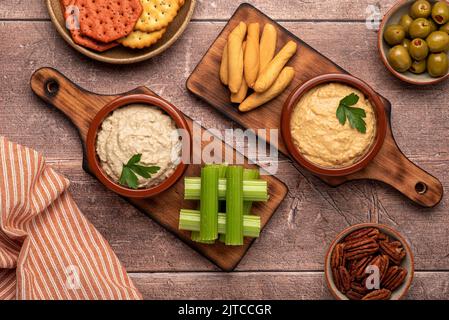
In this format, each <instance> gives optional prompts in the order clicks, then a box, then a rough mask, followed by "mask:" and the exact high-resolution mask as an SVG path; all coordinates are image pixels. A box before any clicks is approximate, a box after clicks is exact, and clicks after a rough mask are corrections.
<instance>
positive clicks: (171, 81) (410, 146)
mask: <svg viewBox="0 0 449 320" xmlns="http://www.w3.org/2000/svg"><path fill="white" fill-rule="evenodd" d="M0 25H1V26H2V27H1V28H0V32H1V37H3V38H5V37H7V36H9V35H10V34H16V35H17V37H16V44H15V47H14V50H11V49H10V46H9V45H7V44H0V46H2V52H4V56H3V58H4V59H3V60H2V62H3V61H4V62H8V63H3V64H2V72H3V74H2V77H1V78H0V79H1V80H0V81H1V82H2V86H0V93H1V94H0V99H1V108H0V134H2V135H6V136H8V137H9V138H10V139H12V140H13V141H16V142H19V143H22V144H24V145H27V146H30V147H33V148H35V149H37V150H38V151H40V152H42V153H44V154H45V155H46V156H47V157H48V158H49V159H50V160H51V161H54V162H55V164H56V165H57V168H58V169H59V170H60V171H61V172H62V173H64V174H65V175H66V176H67V177H68V178H70V179H71V180H72V187H71V190H72V192H73V194H74V197H75V199H76V201H77V203H78V204H79V206H80V207H81V209H82V210H83V212H84V213H85V214H86V215H87V216H88V217H89V219H90V220H91V221H92V222H93V223H94V225H95V226H96V227H97V228H99V229H100V231H101V232H102V234H103V235H104V236H105V237H106V238H107V240H108V241H110V243H111V244H112V246H113V248H114V250H115V251H116V252H117V254H118V255H119V258H120V259H121V260H122V261H123V262H124V263H125V266H126V267H127V268H128V270H130V271H142V270H148V271H154V272H156V271H176V270H178V271H182V270H211V269H214V266H213V265H212V264H211V263H209V262H208V261H207V260H206V259H203V258H201V257H200V255H198V254H197V253H195V252H194V251H193V250H189V249H188V247H187V246H186V245H184V244H183V243H181V242H179V241H174V240H175V238H174V237H173V236H171V234H169V233H167V232H165V231H164V229H163V228H161V227H159V226H158V225H157V224H156V223H154V222H153V221H152V220H151V219H148V218H147V217H145V216H144V215H143V214H141V213H139V212H138V211H137V210H135V209H134V208H132V207H131V206H129V205H127V203H126V202H125V201H123V200H121V199H120V198H116V197H115V195H114V194H113V193H111V192H109V191H107V190H105V189H104V187H103V186H102V185H100V184H98V183H97V182H96V181H95V180H94V179H93V178H91V177H90V176H88V175H87V174H85V173H84V172H83V171H82V170H81V154H82V150H81V144H80V142H79V138H78V134H77V132H76V129H75V128H74V127H73V126H72V125H71V124H70V122H69V121H68V120H67V119H66V118H65V117H64V115H62V114H61V113H60V112H59V111H57V110H55V109H52V108H48V107H47V106H46V105H45V103H43V102H42V101H41V100H40V99H38V98H37V97H35V96H34V94H33V93H32V92H31V90H30V88H29V77H30V75H31V74H32V72H34V71H35V70H36V69H37V68H38V67H40V66H43V65H52V66H54V67H57V68H58V69H61V70H63V72H64V73H66V74H69V75H70V76H71V78H72V79H73V80H74V81H75V82H77V83H78V84H80V85H81V86H82V87H85V88H88V89H89V90H91V91H95V92H100V93H105V94H106V93H110V92H112V93H119V92H123V91H127V90H131V89H133V88H134V87H137V86H139V85H146V86H148V87H150V88H151V89H153V90H154V91H155V92H156V93H158V94H160V95H163V96H164V97H167V99H168V100H170V101H171V102H172V103H174V104H175V105H177V106H178V107H179V108H180V109H181V110H182V111H183V112H184V113H186V114H188V115H189V116H191V117H192V118H194V119H195V120H197V121H201V122H202V124H203V125H204V126H206V127H215V128H218V129H224V128H229V127H233V126H234V124H233V123H232V122H231V121H229V120H228V119H226V118H224V117H222V116H221V115H219V114H218V113H216V112H213V111H212V110H211V108H210V107H209V106H208V105H207V104H205V103H202V102H201V101H199V100H197V99H195V98H194V97H192V96H191V95H188V94H186V91H185V88H184V83H185V80H186V79H187V77H188V75H189V74H190V72H191V71H192V70H193V68H194V67H195V65H196V64H197V63H198V62H199V60H200V59H201V57H202V55H203V54H204V53H205V51H206V50H207V48H208V47H209V45H210V44H211V43H212V41H213V40H214V39H215V38H216V36H217V34H218V33H219V31H220V30H221V29H222V28H223V26H224V23H221V22H220V23H218V22H217V23H211V22H200V23H198V22H194V23H192V24H191V26H190V27H189V29H188V30H187V32H186V34H185V35H184V36H183V37H182V39H180V41H179V42H178V43H177V44H175V45H174V47H172V48H171V50H170V51H169V52H166V53H164V54H163V55H162V56H160V57H158V58H156V59H154V60H150V61H148V62H146V63H144V64H139V65H136V66H129V67H126V68H120V67H119V68H114V67H111V66H108V65H104V64H99V63H96V62H94V61H91V60H88V59H86V58H84V57H82V56H81V55H78V54H77V53H76V52H74V51H73V50H72V49H71V48H69V47H68V46H67V45H65V43H64V41H63V40H62V39H61V38H60V37H59V35H57V33H56V31H55V30H54V29H53V27H52V25H51V24H50V23H49V22H32V23H31V22H30V23H22V22H7V23H2V24H0ZM283 25H284V26H285V27H286V28H287V29H289V30H290V31H292V32H293V33H294V34H296V35H298V36H300V37H301V38H302V39H304V40H305V41H306V42H307V43H309V44H310V45H312V46H313V47H315V48H317V49H319V50H320V51H321V52H322V53H323V54H325V55H326V56H328V57H329V58H331V59H332V60H334V61H336V62H337V63H338V64H340V65H341V66H342V67H343V68H345V69H346V70H348V71H349V72H351V73H352V74H354V75H356V76H359V77H361V78H363V79H364V80H366V81H367V82H368V83H369V84H371V85H372V86H373V87H374V88H375V89H376V90H378V91H379V92H381V93H382V94H383V95H384V96H386V97H387V98H388V99H389V100H390V101H391V102H392V104H393V112H392V123H393V127H394V131H395V132H394V134H395V137H396V140H397V142H398V144H399V145H400V147H401V149H402V150H403V151H404V153H405V154H406V155H407V156H408V157H410V158H411V159H412V160H413V161H416V162H417V163H418V164H419V165H420V166H422V167H424V168H425V169H426V170H427V171H429V172H431V173H432V174H434V175H435V176H437V177H439V178H440V179H441V180H442V181H443V186H444V187H445V188H446V189H447V188H449V173H448V172H447V169H446V168H447V165H448V160H449V159H448V155H449V150H448V144H447V142H448V141H449V132H448V130H447V128H446V127H447V126H446V125H445V123H447V121H448V120H449V118H448V114H447V104H448V102H449V92H448V91H447V90H444V89H445V88H446V87H445V86H443V85H439V86H435V87H432V88H420V89H419V90H417V89H416V88H415V87H413V86H409V85H406V84H403V83H402V82H400V81H399V80H397V79H395V78H393V77H392V76H390V74H389V73H388V71H386V70H385V69H384V67H383V65H382V63H381V62H380V61H379V60H378V57H377V53H376V51H375V50H376V46H375V37H376V34H375V33H374V32H372V31H370V30H367V29H366V28H365V26H364V25H363V24H346V23H341V24H338V23H322V24H318V25H317V24H313V23H293V22H291V23H290V22H289V23H284V24H283ZM200 32H201V34H202V36H201V37H197V35H198V34H199V33H200ZM342 34H344V35H345V37H347V38H351V39H353V40H354V43H356V44H357V45H355V47H348V46H347V45H346V44H345V42H344V41H336V40H335V39H337V40H338V39H341V37H342V36H341V35H342ZM193 43H195V45H193ZM47 48H48V49H47ZM365 61H370V63H366V62H365ZM167 70H168V72H167ZM430 96H432V97H434V98H435V99H432V103H429V97H430ZM428 123H431V124H433V126H432V127H431V128H430V127H428V126H427V125H426V124H428ZM429 141H432V143H429ZM298 169H299V171H298V170H297V168H295V166H294V165H292V164H291V163H290V162H289V161H288V160H286V159H285V158H283V157H281V159H280V164H279V171H278V174H277V177H278V178H280V179H281V180H282V181H284V182H285V183H286V184H287V186H288V187H289V189H290V191H289V195H288V197H287V199H286V201H284V203H283V204H282V205H281V208H280V209H279V211H278V213H277V214H276V215H275V216H274V217H273V219H272V220H271V221H270V223H269V224H268V225H267V228H266V229H265V231H264V233H263V235H262V237H261V238H260V239H258V240H257V241H256V242H255V243H254V245H253V246H252V249H251V250H249V252H248V254H247V255H246V257H245V258H244V259H243V260H242V262H241V263H240V265H239V267H238V268H237V269H238V270H252V271H256V270H284V271H286V270H293V271H294V270H319V269H321V268H322V264H323V259H324V258H323V256H324V253H325V249H326V245H327V244H329V243H330V242H331V241H332V238H333V237H334V236H335V235H336V234H337V233H338V232H339V231H340V230H341V229H343V228H344V227H346V226H348V225H350V224H354V223H358V222H364V221H369V220H371V221H377V219H378V218H379V217H380V219H381V220H382V221H383V222H385V223H387V224H389V225H392V226H393V227H396V228H398V229H399V230H400V231H401V232H402V233H403V234H404V236H406V237H407V238H408V239H409V241H410V243H411V244H412V247H413V250H414V252H415V255H416V265H417V268H418V269H421V270H424V269H427V270H449V256H448V250H447V248H448V247H449V239H448V238H447V236H446V234H447V233H449V216H448V215H447V210H448V207H449V203H448V201H447V198H446V197H445V198H443V202H442V203H441V204H440V205H439V206H438V207H437V208H435V209H432V210H422V209H420V208H418V207H416V206H414V205H413V204H411V203H409V202H408V201H407V200H406V199H405V198H403V197H402V196H400V195H398V193H397V192H396V191H394V190H392V189H390V188H388V187H385V186H384V185H382V184H379V183H376V182H363V181H360V182H352V183H350V184H347V185H344V186H341V187H339V188H336V189H333V188H329V187H327V186H326V185H325V184H324V183H322V182H320V181H319V180H318V179H316V178H314V177H313V176H311V175H310V174H309V173H307V172H304V171H302V170H301V169H300V168H298ZM349 200H350V201H349ZM103 203H108V206H107V207H105V206H104V205H103ZM395 221H398V222H395ZM402 221H406V222H407V223H405V224H402V225H401V226H399V223H401V222H402ZM422 230H433V231H434V232H433V233H432V234H429V233H422ZM279 247H282V248H283V250H277V248H279Z"/></svg>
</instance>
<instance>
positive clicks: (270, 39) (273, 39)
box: [259, 23, 278, 74]
mask: <svg viewBox="0 0 449 320" xmlns="http://www.w3.org/2000/svg"><path fill="white" fill-rule="evenodd" d="M277 37H278V35H277V31H276V28H275V27H274V26H273V25H272V24H269V23H267V24H266V25H265V27H264V28H263V32H262V37H261V38H260V49H259V52H260V58H259V60H260V62H259V74H260V73H262V71H263V69H264V68H265V67H266V66H267V65H268V63H269V62H270V61H271V60H273V57H274V54H275V52H276V44H277Z"/></svg>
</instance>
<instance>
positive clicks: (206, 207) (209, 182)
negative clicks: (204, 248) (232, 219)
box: [200, 166, 218, 241]
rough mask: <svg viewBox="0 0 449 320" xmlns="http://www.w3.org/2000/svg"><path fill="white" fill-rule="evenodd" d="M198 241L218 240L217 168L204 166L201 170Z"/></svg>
mask: <svg viewBox="0 0 449 320" xmlns="http://www.w3.org/2000/svg"><path fill="white" fill-rule="evenodd" d="M200 212H201V220H200V240H201V241H210V240H216V239H217V238H218V230H217V229H218V168H217V167H216V166H206V167H203V168H202V169H201V196H200Z"/></svg>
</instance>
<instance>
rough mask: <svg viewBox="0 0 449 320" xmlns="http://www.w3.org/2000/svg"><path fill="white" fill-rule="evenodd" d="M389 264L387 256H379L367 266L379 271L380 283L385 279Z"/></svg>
mask: <svg viewBox="0 0 449 320" xmlns="http://www.w3.org/2000/svg"><path fill="white" fill-rule="evenodd" d="M389 264H390V259H389V258H388V256H387V255H384V254H382V255H379V256H377V257H375V258H374V259H373V260H372V261H371V262H370V263H369V265H372V266H376V267H377V268H378V269H379V276H380V279H379V280H380V281H382V279H384V278H385V275H386V273H387V271H388V266H389Z"/></svg>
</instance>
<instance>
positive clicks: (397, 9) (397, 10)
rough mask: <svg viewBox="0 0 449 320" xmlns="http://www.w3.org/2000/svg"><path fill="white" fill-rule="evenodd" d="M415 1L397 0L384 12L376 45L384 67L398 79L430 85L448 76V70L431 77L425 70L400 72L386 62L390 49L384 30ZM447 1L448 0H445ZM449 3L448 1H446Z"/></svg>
mask: <svg viewBox="0 0 449 320" xmlns="http://www.w3.org/2000/svg"><path fill="white" fill-rule="evenodd" d="M413 2H415V0H401V1H398V2H397V3H396V4H395V5H394V6H393V7H392V8H391V9H390V10H388V12H387V13H386V14H385V16H384V18H383V19H382V23H381V25H380V28H379V32H378V34H377V47H378V50H379V55H380V58H381V60H382V62H383V64H384V65H385V67H386V68H387V69H388V70H389V71H390V72H391V73H392V74H393V75H394V76H395V77H396V78H398V79H401V80H402V81H405V82H407V83H410V84H414V85H419V86H425V85H431V84H435V83H439V82H442V81H444V80H446V79H448V78H449V72H448V73H447V74H446V75H445V76H443V77H440V78H433V77H431V76H430V75H429V74H428V73H427V72H425V73H423V74H414V73H412V72H409V71H407V72H404V73H400V72H397V71H396V70H394V69H393V68H392V67H391V66H390V63H389V62H388V59H387V55H388V51H389V50H390V48H391V47H390V46H389V45H388V44H387V43H386V42H385V40H384V38H383V36H384V31H385V29H386V27H387V26H389V25H390V24H397V23H399V20H400V19H401V16H402V15H404V14H406V13H408V12H409V10H410V7H411V5H412V4H413ZM429 2H430V3H432V4H433V3H435V2H437V1H433V0H429ZM446 2H448V1H446ZM448 3H449V2H448Z"/></svg>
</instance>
